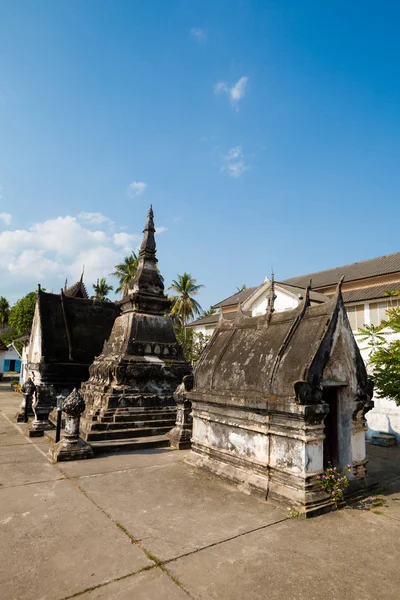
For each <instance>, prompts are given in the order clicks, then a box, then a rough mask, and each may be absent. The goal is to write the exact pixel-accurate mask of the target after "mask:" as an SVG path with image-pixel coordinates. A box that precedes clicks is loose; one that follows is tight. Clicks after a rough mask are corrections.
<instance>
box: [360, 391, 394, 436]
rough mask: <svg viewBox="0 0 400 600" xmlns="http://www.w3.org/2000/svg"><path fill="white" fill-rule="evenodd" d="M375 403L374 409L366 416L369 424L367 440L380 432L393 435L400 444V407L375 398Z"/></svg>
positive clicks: (388, 401) (389, 401)
mask: <svg viewBox="0 0 400 600" xmlns="http://www.w3.org/2000/svg"><path fill="white" fill-rule="evenodd" d="M374 403H375V406H374V408H373V409H372V410H370V411H369V412H367V414H366V415H365V416H366V419H367V423H368V431H367V439H371V438H372V436H373V435H374V434H376V433H379V432H381V433H391V434H392V435H395V436H396V438H397V443H398V444H400V406H397V405H396V403H395V402H394V401H393V400H387V399H386V398H375V400H374Z"/></svg>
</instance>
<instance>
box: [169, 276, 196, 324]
mask: <svg viewBox="0 0 400 600" xmlns="http://www.w3.org/2000/svg"><path fill="white" fill-rule="evenodd" d="M177 278H178V279H174V280H173V282H172V283H171V285H170V286H169V289H170V290H173V291H174V292H176V293H177V295H176V296H173V297H172V298H171V299H172V302H173V304H172V309H171V315H172V317H177V318H178V320H179V322H180V324H181V326H182V327H183V329H184V332H185V333H184V335H185V336H186V329H185V325H186V323H187V322H188V321H189V319H192V318H193V317H194V316H195V315H199V314H200V312H201V306H200V304H199V303H198V302H197V300H195V299H194V298H193V296H195V295H196V294H198V293H199V290H200V288H202V287H204V285H197V284H196V279H194V278H193V277H192V276H191V275H189V273H184V274H183V275H177Z"/></svg>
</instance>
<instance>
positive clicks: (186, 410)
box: [168, 375, 193, 450]
mask: <svg viewBox="0 0 400 600" xmlns="http://www.w3.org/2000/svg"><path fill="white" fill-rule="evenodd" d="M192 388H193V375H186V376H185V377H184V378H183V381H182V383H181V384H180V385H179V386H178V387H177V389H176V390H175V393H174V399H175V402H176V407H177V409H176V423H175V427H174V428H173V429H171V431H170V432H169V434H168V437H169V440H170V446H171V448H174V449H175V450H187V449H189V448H190V447H191V438H192V424H193V420H192V403H191V402H190V400H189V399H188V398H187V395H186V392H189V391H190V390H191V389H192Z"/></svg>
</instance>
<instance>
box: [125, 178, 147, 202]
mask: <svg viewBox="0 0 400 600" xmlns="http://www.w3.org/2000/svg"><path fill="white" fill-rule="evenodd" d="M146 188H147V183H144V182H143V181H132V183H130V184H129V186H128V196H130V197H131V198H137V197H138V196H140V195H141V194H143V192H144V191H145V189H146Z"/></svg>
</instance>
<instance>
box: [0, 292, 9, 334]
mask: <svg viewBox="0 0 400 600" xmlns="http://www.w3.org/2000/svg"><path fill="white" fill-rule="evenodd" d="M9 314H10V304H9V302H8V300H7V298H4V296H0V325H1V326H2V327H4V325H7V323H8V315H9Z"/></svg>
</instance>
